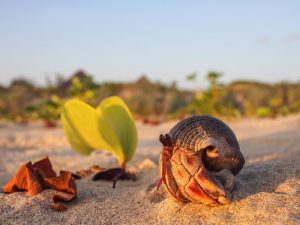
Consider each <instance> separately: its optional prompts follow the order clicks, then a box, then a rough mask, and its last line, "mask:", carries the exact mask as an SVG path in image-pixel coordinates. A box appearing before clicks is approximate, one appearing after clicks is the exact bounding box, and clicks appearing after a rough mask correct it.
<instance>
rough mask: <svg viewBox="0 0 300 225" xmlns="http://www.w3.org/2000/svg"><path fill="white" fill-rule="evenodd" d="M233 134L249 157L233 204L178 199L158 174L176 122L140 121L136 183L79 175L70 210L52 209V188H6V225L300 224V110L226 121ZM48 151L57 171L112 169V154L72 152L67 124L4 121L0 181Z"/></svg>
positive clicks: (1, 216)
mask: <svg viewBox="0 0 300 225" xmlns="http://www.w3.org/2000/svg"><path fill="white" fill-rule="evenodd" d="M226 122H227V123H228V124H229V125H230V127H231V128H232V129H233V131H234V132H235V134H236V136H237V138H238V140H239V143H240V146H241V151H242V153H243V155H244V157H245V159H246V164H245V166H244V168H243V170H242V171H241V172H240V173H239V174H238V175H237V176H236V177H235V188H234V191H233V196H234V200H233V202H232V203H231V204H230V205H224V206H220V207H208V206H205V205H199V204H187V205H185V206H182V205H179V204H177V203H176V202H175V201H174V200H173V199H172V198H171V197H170V196H169V195H168V194H167V193H166V191H165V189H164V187H163V186H162V188H161V189H160V190H159V191H158V192H156V191H155V187H156V184H157V181H158V179H159V168H158V157H159V153H160V151H161V145H160V143H159V141H158V135H159V134H161V133H166V132H168V131H169V129H170V128H172V126H173V125H174V124H175V123H176V121H174V122H168V123H164V124H161V125H158V126H154V127H152V126H146V125H143V124H141V123H137V127H138V132H139V145H138V149H137V153H136V155H135V156H134V158H133V160H131V161H130V162H129V163H128V169H129V170H130V171H133V172H135V173H136V174H137V178H138V179H137V181H135V182H134V181H119V182H117V185H116V188H115V189H112V183H111V182H108V181H96V182H95V181H92V177H91V176H89V177H86V178H84V179H81V180H77V181H76V184H77V189H78V196H77V199H76V200H74V201H72V202H69V203H66V204H65V205H66V206H67V207H68V210H67V211H64V212H57V211H54V210H52V209H51V208H50V207H49V204H47V202H46V199H48V198H49V195H51V191H52V190H46V191H44V192H42V193H40V194H38V195H36V196H34V197H29V196H27V195H25V194H24V193H22V192H19V193H13V194H3V193H0V224H3V225H4V224H5V225H8V224H300V115H293V116H289V117H285V118H277V119H240V120H234V121H226ZM45 155H48V156H49V158H50V159H51V162H52V164H53V167H54V169H55V170H56V171H57V172H58V171H59V170H69V171H72V172H75V171H78V170H80V169H87V168H89V167H90V166H92V165H100V166H102V167H107V168H109V167H114V166H116V164H117V161H116V159H115V158H114V157H112V156H111V155H110V154H108V153H105V152H102V151H95V152H94V153H93V154H92V155H91V156H82V155H79V154H77V153H76V152H74V151H72V149H71V147H70V146H69V144H68V142H67V140H66V139H65V137H64V134H63V130H62V128H61V127H58V128H53V129H46V128H44V127H43V126H42V124H40V123H33V124H28V125H16V124H12V123H0V186H1V187H3V185H4V184H5V183H6V182H7V181H8V180H9V179H10V178H11V177H12V176H13V175H14V174H15V172H16V170H17V169H18V168H19V166H20V165H21V164H22V163H25V162H27V161H30V160H31V161H33V162H34V161H36V160H38V159H40V158H42V157H43V156H45Z"/></svg>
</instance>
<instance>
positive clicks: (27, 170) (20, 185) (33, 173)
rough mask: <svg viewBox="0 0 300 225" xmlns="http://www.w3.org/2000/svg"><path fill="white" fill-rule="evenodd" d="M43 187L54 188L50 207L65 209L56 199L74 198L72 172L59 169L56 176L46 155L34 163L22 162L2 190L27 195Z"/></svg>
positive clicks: (34, 193)
mask: <svg viewBox="0 0 300 225" xmlns="http://www.w3.org/2000/svg"><path fill="white" fill-rule="evenodd" d="M45 189H53V190H56V192H55V194H54V195H53V202H54V203H53V204H51V208H52V209H55V210H58V211H63V210H66V207H65V206H63V205H61V204H60V203H57V202H58V201H71V200H73V199H74V198H76V193H77V190H76V184H75V181H74V179H73V178H72V173H71V172H68V171H61V173H60V175H59V176H57V175H56V173H55V171H54V170H53V168H52V165H51V162H50V160H49V158H48V157H45V158H43V159H41V160H39V161H37V162H36V163H34V164H32V163H31V162H28V163H26V164H23V165H22V166H21V167H20V168H19V170H18V171H17V173H16V175H15V176H14V177H13V178H12V179H11V180H10V181H8V183H7V184H6V185H5V186H4V187H3V192H4V193H12V192H16V191H27V194H28V195H30V196H33V195H36V194H39V193H40V192H42V191H43V190H45Z"/></svg>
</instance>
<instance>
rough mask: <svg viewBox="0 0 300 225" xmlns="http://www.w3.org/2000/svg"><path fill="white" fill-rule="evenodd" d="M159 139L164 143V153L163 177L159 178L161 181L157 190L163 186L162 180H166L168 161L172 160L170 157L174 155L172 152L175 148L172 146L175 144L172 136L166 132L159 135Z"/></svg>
mask: <svg viewBox="0 0 300 225" xmlns="http://www.w3.org/2000/svg"><path fill="white" fill-rule="evenodd" d="M159 141H160V142H161V143H162V144H163V146H164V147H163V150H162V154H161V160H160V161H161V163H162V165H161V177H160V179H159V182H158V184H157V188H156V190H158V189H159V187H160V186H161V184H162V182H165V176H166V169H167V165H166V164H167V161H169V160H170V158H171V157H172V152H173V149H172V146H173V143H172V140H171V137H170V136H169V135H168V134H166V135H165V136H164V135H162V134H161V135H160V136H159Z"/></svg>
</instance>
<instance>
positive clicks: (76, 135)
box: [61, 99, 124, 162]
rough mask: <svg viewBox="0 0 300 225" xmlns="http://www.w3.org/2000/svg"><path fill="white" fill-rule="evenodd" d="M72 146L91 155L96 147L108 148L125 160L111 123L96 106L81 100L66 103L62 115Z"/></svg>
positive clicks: (119, 158)
mask: <svg viewBox="0 0 300 225" xmlns="http://www.w3.org/2000/svg"><path fill="white" fill-rule="evenodd" d="M61 120H62V124H63V128H64V131H65V134H66V136H67V139H68V140H69V142H70V144H71V146H72V148H73V149H74V150H76V151H77V152H79V153H81V154H84V155H89V154H90V153H91V152H92V151H93V150H95V149H103V150H108V151H110V152H112V153H113V154H115V155H116V156H117V158H118V160H119V161H121V162H122V161H124V155H123V153H122V149H121V145H120V142H119V141H118V138H117V136H116V134H115V132H114V131H113V129H112V128H111V126H110V124H109V123H108V122H107V121H106V120H105V119H104V118H103V116H102V115H101V114H100V113H99V112H98V111H97V110H95V109H94V108H92V107H91V106H89V105H88V104H86V103H84V102H82V101H80V100H75V99H74V100H69V101H67V102H66V103H65V105H64V107H63V111H62V116H61Z"/></svg>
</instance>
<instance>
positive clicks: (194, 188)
mask: <svg viewBox="0 0 300 225" xmlns="http://www.w3.org/2000/svg"><path fill="white" fill-rule="evenodd" d="M176 154H179V155H180V156H177V157H176ZM201 154H203V153H202V152H198V153H195V152H193V151H190V150H186V149H182V148H180V149H179V150H178V151H177V152H176V153H175V154H174V155H175V157H174V159H175V158H177V159H179V158H180V161H181V163H180V164H181V165H180V164H179V165H178V166H175V167H173V168H172V172H173V175H174V177H175V180H176V181H177V183H178V184H179V186H183V187H184V188H181V189H182V192H183V195H184V196H186V198H187V199H189V200H190V201H193V202H199V203H204V204H207V205H217V204H218V203H221V204H229V203H230V202H231V200H232V196H231V194H230V192H229V190H228V189H227V188H226V187H230V186H232V183H233V175H232V174H231V172H230V171H228V170H227V171H228V172H226V171H225V170H224V171H222V172H221V171H220V172H218V173H215V172H211V171H209V170H207V169H206V168H205V165H204V163H203V161H202V157H201V156H200V155H201ZM172 159H173V158H172ZM225 185H226V187H225Z"/></svg>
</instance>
